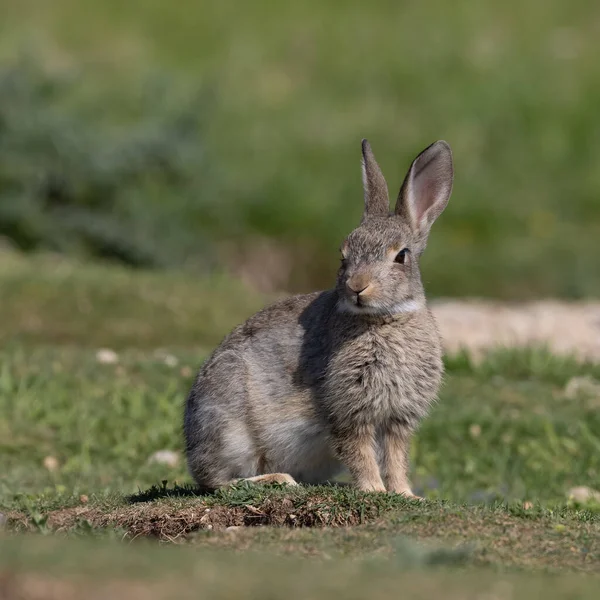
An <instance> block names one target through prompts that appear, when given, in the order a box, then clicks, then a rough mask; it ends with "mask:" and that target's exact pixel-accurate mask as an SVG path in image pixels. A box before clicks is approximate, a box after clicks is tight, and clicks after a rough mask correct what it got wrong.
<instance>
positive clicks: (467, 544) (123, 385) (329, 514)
mask: <svg viewBox="0 0 600 600" xmlns="http://www.w3.org/2000/svg"><path fill="white" fill-rule="evenodd" d="M232 286H237V287H235V288H232ZM0 287H1V288H2V289H3V290H7V291H8V292H9V293H8V296H5V302H4V303H3V314H4V323H5V325H4V328H3V330H4V337H3V338H2V342H3V344H2V348H3V349H2V352H1V364H2V368H1V369H0V434H1V435H0V450H1V454H2V457H3V459H2V462H3V465H2V469H3V473H2V479H1V483H0V506H1V507H2V508H1V512H2V514H3V521H4V529H5V532H4V535H3V536H2V544H1V546H2V550H1V551H0V560H1V562H2V564H3V569H4V571H3V572H4V573H5V575H4V577H5V581H4V583H0V585H4V586H5V589H6V590H7V591H6V594H7V597H13V596H17V592H18V593H24V592H22V590H23V589H29V588H30V587H31V588H32V589H37V588H35V586H36V585H37V586H41V588H40V589H43V590H44V592H43V594H42V593H41V592H40V594H41V595H39V596H34V597H40V598H42V597H43V598H54V597H57V598H58V597H70V596H69V594H71V595H73V597H75V596H76V595H77V594H78V593H81V592H78V591H77V590H81V589H84V588H86V589H90V590H94V593H97V594H98V595H99V596H98V597H100V595H102V594H103V593H108V591H107V589H108V588H107V587H106V586H109V588H110V589H114V593H122V594H124V595H128V594H133V593H139V594H144V593H149V592H148V589H149V587H148V586H151V587H152V589H153V590H154V591H153V594H155V597H169V594H173V595H174V596H176V597H186V596H185V594H187V593H190V591H189V588H188V586H187V584H186V585H185V586H183V584H182V583H181V578H183V577H186V578H187V577H189V578H190V581H194V582H197V584H198V585H199V586H202V587H206V586H208V587H206V590H207V591H206V593H207V597H215V598H220V597H223V598H225V597H231V595H233V594H236V595H238V597H248V598H251V597H259V596H260V597H264V595H262V596H261V594H264V593H265V589H269V590H270V591H269V594H271V596H269V597H281V596H280V594H282V593H283V592H282V590H284V589H285V590H289V592H286V594H287V595H290V597H299V598H300V597H315V594H320V596H317V597H326V596H327V595H329V594H331V593H334V592H335V593H338V592H339V593H345V594H347V595H348V596H349V597H362V595H364V594H365V593H367V591H369V593H372V594H374V595H375V597H379V595H380V596H381V597H384V595H385V594H387V593H388V591H389V590H390V589H392V588H393V586H397V585H403V586H406V589H407V590H409V591H410V593H411V594H412V596H411V597H427V594H428V593H432V590H433V589H437V590H441V589H446V586H449V587H448V590H454V591H449V592H448V593H454V594H456V597H469V596H468V594H471V595H472V597H480V596H478V594H481V593H484V592H483V591H482V590H488V591H489V590H492V591H493V590H496V588H497V589H498V590H499V592H498V593H499V594H500V596H499V597H502V598H504V597H506V598H520V597H527V596H526V594H528V593H544V594H546V595H547V596H548V597H562V596H561V594H563V593H564V592H565V590H566V589H567V588H568V589H576V590H579V592H578V593H580V594H581V595H580V596H577V597H587V596H586V595H585V594H586V593H587V594H589V595H590V596H589V597H592V596H591V594H592V593H593V590H594V589H595V586H596V585H597V580H596V579H595V578H593V579H591V580H588V579H587V577H586V576H582V574H583V573H588V574H593V573H597V572H598V569H599V566H600V535H599V533H600V521H599V516H600V512H599V508H600V505H599V504H598V503H597V501H594V499H593V498H591V499H589V501H585V500H583V501H582V500H581V499H579V500H578V499H577V498H571V497H570V490H571V489H572V488H574V487H578V486H589V487H592V488H593V487H598V481H599V480H600V452H599V449H600V437H599V435H598V432H599V431H600V421H599V416H598V398H597V396H596V395H594V394H587V393H585V392H583V393H581V394H577V395H576V396H575V397H573V396H572V395H570V394H567V393H566V391H565V390H566V385H567V383H568V382H569V381H570V380H571V379H572V378H573V377H580V376H589V377H595V378H597V379H598V378H600V365H597V364H591V363H587V364H586V363H580V362H577V361H575V360H572V359H570V358H568V357H564V356H563V357H558V356H553V355H551V354H550V353H548V352H547V351H545V350H543V349H541V348H537V349H535V348H531V349H520V350H519V349H504V350H498V351H494V352H491V353H490V354H489V355H488V356H487V357H486V358H485V360H483V361H481V362H474V361H473V360H471V359H470V358H469V356H468V355H467V354H466V353H463V354H459V355H454V356H448V357H447V359H446V363H447V364H446V366H447V377H446V382H445V385H444V387H443V390H442V393H441V397H440V401H439V404H438V405H437V406H436V407H435V409H434V410H433V413H432V415H431V416H430V418H428V419H427V420H426V421H425V422H424V423H423V426H422V428H421V429H420V431H419V433H418V435H417V437H416V439H415V441H414V444H413V447H412V457H411V458H412V463H413V481H414V486H415V489H416V491H417V492H418V493H421V494H423V495H424V496H425V498H426V499H427V500H426V502H424V503H422V504H421V503H418V502H411V501H407V500H405V499H403V498H402V497H398V496H393V495H387V494H368V493H359V492H356V491H354V490H353V489H352V488H349V487H347V486H344V485H330V486H317V487H301V488H298V489H290V488H286V487H285V486H274V487H256V486H251V485H248V484H242V485H239V486H237V487H234V488H232V489H228V490H224V491H221V492H218V493H216V494H210V495H206V494H203V493H202V492H201V491H199V490H196V489H194V487H193V486H192V485H191V482H190V479H189V476H188V475H187V473H186V468H185V462H184V459H183V453H182V451H183V447H182V436H181V421H182V407H183V401H184V399H185V396H186V394H187V392H188V390H189V387H190V385H191V382H192V380H193V377H194V375H195V372H196V369H197V368H198V366H199V365H200V364H201V362H202V360H203V358H204V357H205V356H206V355H207V352H208V351H209V350H210V348H211V346H212V345H213V343H214V340H216V339H218V337H219V336H220V335H221V334H222V332H223V331H225V330H227V329H228V328H229V327H230V326H233V325H234V324H235V323H236V322H237V321H239V320H241V319H243V318H244V316H245V314H244V312H246V313H249V312H251V311H252V309H253V308H254V307H252V308H251V306H252V304H253V303H256V305H257V306H258V305H259V304H261V303H263V302H265V301H267V298H265V297H260V296H258V295H253V293H252V292H247V295H246V297H247V298H248V304H247V305H246V307H245V308H244V309H241V308H240V305H239V303H232V305H230V304H229V302H231V297H232V294H233V295H235V297H237V298H240V297H244V294H245V293H246V291H245V290H244V288H243V287H242V286H241V284H239V283H238V284H233V283H232V282H230V281H229V280H226V281H219V280H214V281H213V280H199V281H191V280H190V279H188V278H187V276H186V275H185V274H184V275H178V274H176V273H170V274H169V275H165V274H162V273H152V272H139V271H138V272H132V271H131V270H129V269H127V268H123V267H110V266H108V267H107V266H91V265H89V264H85V263H77V262H75V261H72V260H71V259H60V258H56V257H45V258H44V257H39V258H37V259H31V258H24V257H22V256H20V255H4V256H3V260H2V261H1V263H0ZM207 290H209V291H207ZM236 307H237V308H236ZM63 325H64V326H63ZM111 340H112V341H113V342H114V344H111V345H108V342H109V341H111ZM199 342H200V343H199ZM165 450H166V451H169V452H170V453H171V454H170V455H169V461H168V464H167V463H161V462H156V461H154V460H153V459H152V457H154V456H155V455H156V453H157V452H160V451H165ZM341 483H342V484H343V481H342V482H341ZM0 535H1V534H0ZM143 540H149V541H145V542H144V541H143ZM151 540H154V543H150V541H151ZM124 542H127V543H126V544H124ZM156 542H159V545H158V547H156V545H155V544H156ZM180 546H183V547H184V548H186V549H187V550H188V552H187V553H186V552H184V551H182V548H180ZM298 561H299V562H298ZM126 565H130V566H129V567H128V566H126ZM305 569H309V570H310V571H311V572H314V577H310V578H309V579H310V582H306V581H305V582H304V583H302V584H301V583H300V582H301V581H303V577H304V576H303V575H300V574H301V573H306V572H307V571H305ZM424 570H426V571H429V570H431V573H432V575H431V576H429V575H425V574H424ZM457 572H459V573H462V575H461V576H460V577H459V576H458V575H457ZM219 573H221V575H219ZM223 573H226V575H223ZM229 573H235V575H234V576H233V575H232V576H230V575H229ZM351 573H352V574H351ZM574 573H579V576H580V577H579V578H577V579H573V575H574ZM74 574H78V577H76V578H75V579H73V575H74ZM261 574H262V575H261ZM261 577H262V579H261ZM271 577H273V581H272V583H271V584H267V583H265V581H270V580H271ZM107 578H108V579H107ZM432 578H433V579H432ZM44 582H45V583H44ZM153 582H156V583H153ZM359 582H360V583H359ZM556 582H558V583H556ZM573 582H574V583H573ZM259 583H260V584H259ZM50 584H51V585H52V586H54V587H51V589H56V590H58V591H55V592H52V593H51V592H49V591H48V589H50V588H48V585H50ZM573 585H574V586H575V587H574V588H573V587H572V586H573ZM78 586H79V587H78ZM81 586H84V587H81ZM86 586H87V587H86ZM110 586H113V587H110ZM265 586H266V587H265ZM563 586H564V587H563ZM135 590H138V591H135ZM144 590H145V591H144ZM209 590H210V591H209ZM242 590H243V592H242ZM292 590H296V591H292ZM531 590H538V591H537V592H533V591H531ZM9 592H10V594H9ZM407 593H408V592H407ZM490 593H491V592H490ZM11 594H12V595H11ZM52 594H55V595H52ZM61 594H62V595H61ZM65 594H67V595H66V596H65ZM240 594H241V595H240ZM294 594H295V595H294ZM461 594H462V595H461ZM502 594H504V595H502ZM552 594H554V595H555V596H552Z"/></svg>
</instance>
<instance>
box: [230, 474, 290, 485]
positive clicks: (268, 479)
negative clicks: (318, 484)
mask: <svg viewBox="0 0 600 600" xmlns="http://www.w3.org/2000/svg"><path fill="white" fill-rule="evenodd" d="M244 481H247V482H249V483H257V484H269V483H285V484H287V485H298V482H297V481H296V480H295V479H294V478H293V477H292V476H291V475H288V474H287V473H265V474H264V475H256V476H254V477H242V478H240V479H232V480H231V481H230V482H229V484H228V485H235V484H237V483H243V482H244Z"/></svg>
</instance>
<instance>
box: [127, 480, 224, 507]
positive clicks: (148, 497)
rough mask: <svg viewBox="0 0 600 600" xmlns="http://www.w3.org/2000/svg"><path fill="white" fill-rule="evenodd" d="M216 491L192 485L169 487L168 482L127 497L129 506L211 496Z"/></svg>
mask: <svg viewBox="0 0 600 600" xmlns="http://www.w3.org/2000/svg"><path fill="white" fill-rule="evenodd" d="M214 492H215V490H212V489H208V488H201V487H198V486H195V485H192V484H185V485H178V484H175V485H174V486H173V487H167V481H166V480H165V481H162V482H161V485H153V486H152V487H150V488H148V489H147V490H140V491H138V492H137V493H135V494H131V496H127V498H126V500H127V502H128V503H129V504H136V503H137V502H152V501H154V500H160V499H161V498H192V497H200V496H209V495H212V494H214Z"/></svg>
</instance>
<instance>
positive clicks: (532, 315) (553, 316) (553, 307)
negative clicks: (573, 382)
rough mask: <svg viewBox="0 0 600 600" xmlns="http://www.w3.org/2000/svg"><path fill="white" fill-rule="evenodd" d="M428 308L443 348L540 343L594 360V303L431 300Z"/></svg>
mask: <svg viewBox="0 0 600 600" xmlns="http://www.w3.org/2000/svg"><path fill="white" fill-rule="evenodd" d="M431 308H432V310H433V313H434V314H435V317H436V319H437V322H438V324H439V327H440V331H441V334H442V337H443V338H444V343H445V345H446V349H447V350H449V351H454V352H455V351H458V350H460V349H463V348H464V349H467V350H469V351H471V352H472V353H474V354H475V355H476V356H477V355H479V354H481V352H482V351H484V350H487V349H490V348H493V347H497V346H507V347H515V346H517V347H518V346H535V345H545V346H547V347H548V348H549V349H550V350H552V351H553V352H555V353H556V354H572V355H575V356H576V357H578V358H580V359H582V360H596V361H597V360H599V359H600V302H558V301H554V300H548V301H541V302H531V303H527V304H514V305H513V304H505V303H499V302H492V301H489V302H487V301H478V300H437V301H434V302H432V303H431Z"/></svg>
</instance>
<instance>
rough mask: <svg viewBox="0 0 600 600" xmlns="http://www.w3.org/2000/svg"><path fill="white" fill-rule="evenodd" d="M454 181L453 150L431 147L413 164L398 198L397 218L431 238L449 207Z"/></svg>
mask: <svg viewBox="0 0 600 600" xmlns="http://www.w3.org/2000/svg"><path fill="white" fill-rule="evenodd" d="M453 177H454V170H453V166H452V151H451V150H450V146H449V145H448V144H447V143H446V142H443V141H439V142H435V144H431V146H429V147H427V148H425V150H423V152H421V154H419V156H417V158H415V160H414V161H413V163H412V165H411V167H410V170H409V171H408V174H407V175H406V179H405V180H404V183H403V184H402V188H401V189H400V194H399V195H398V201H397V202H396V210H395V212H396V214H397V215H398V216H400V217H402V218H403V219H405V220H406V221H407V222H408V224H409V225H410V226H411V228H412V229H413V231H415V233H418V234H423V235H427V233H428V232H429V229H430V227H431V225H432V224H433V222H434V221H435V220H436V219H437V218H438V217H439V216H440V214H441V213H442V211H443V210H444V208H446V205H447V204H448V200H449V199H450V193H451V192H452V179H453Z"/></svg>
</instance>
